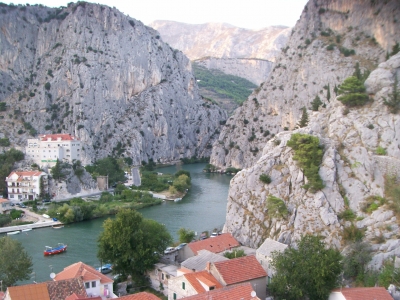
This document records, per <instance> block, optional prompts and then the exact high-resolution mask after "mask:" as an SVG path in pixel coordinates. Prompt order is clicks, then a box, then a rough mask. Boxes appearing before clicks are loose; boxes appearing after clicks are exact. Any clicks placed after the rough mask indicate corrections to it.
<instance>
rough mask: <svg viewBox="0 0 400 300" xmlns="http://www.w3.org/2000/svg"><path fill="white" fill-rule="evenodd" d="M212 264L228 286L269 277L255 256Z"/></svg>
mask: <svg viewBox="0 0 400 300" xmlns="http://www.w3.org/2000/svg"><path fill="white" fill-rule="evenodd" d="M211 264H212V265H214V266H215V268H216V269H217V271H218V273H219V274H220V275H221V277H222V280H223V281H225V283H226V285H230V284H235V283H240V282H244V281H248V280H252V279H256V278H260V277H266V276H267V272H265V270H264V269H263V267H262V266H261V265H260V263H259V262H258V261H257V259H256V257H255V256H254V255H249V256H244V257H239V258H234V259H230V260H226V261H219V262H214V263H211Z"/></svg>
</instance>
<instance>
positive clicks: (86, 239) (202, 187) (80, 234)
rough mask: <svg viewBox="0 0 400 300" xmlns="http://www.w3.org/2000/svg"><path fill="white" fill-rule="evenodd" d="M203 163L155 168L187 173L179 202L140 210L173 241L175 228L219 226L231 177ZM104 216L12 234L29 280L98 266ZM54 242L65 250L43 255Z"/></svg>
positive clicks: (169, 171) (198, 229)
mask: <svg viewBox="0 0 400 300" xmlns="http://www.w3.org/2000/svg"><path fill="white" fill-rule="evenodd" d="M204 166H205V164H203V163H202V164H189V165H182V166H179V167H176V166H169V167H165V168H159V169H157V171H158V172H163V173H175V172H176V171H177V170H178V168H182V169H184V170H187V171H189V172H190V174H191V177H192V187H191V189H190V190H189V192H188V193H187V195H186V196H185V197H184V198H183V199H182V200H181V201H179V202H170V201H167V202H163V203H162V204H161V205H156V206H152V207H147V208H143V209H140V210H139V211H140V212H141V213H142V214H143V216H144V217H145V218H149V219H154V220H156V221H157V222H160V223H163V224H165V226H166V227H167V229H168V230H169V232H170V233H171V235H172V236H173V238H174V240H177V239H178V237H177V231H178V229H179V228H181V227H184V228H188V229H191V230H194V231H196V232H197V233H198V234H200V232H201V231H204V230H213V229H214V228H222V226H223V224H224V222H225V212H226V204H227V196H228V189H229V182H230V180H231V178H232V176H229V175H222V174H208V173H204V172H202V170H203V168H204ZM104 220H105V218H101V219H95V220H91V221H86V222H80V223H75V224H70V225H66V226H65V227H64V228H62V229H53V228H43V229H35V230H32V231H29V232H26V233H21V234H17V235H13V236H11V237H12V238H14V239H16V240H18V241H20V242H21V243H22V245H23V246H24V248H25V249H26V250H27V251H28V253H29V254H30V255H31V256H32V260H33V269H34V270H33V271H34V272H33V274H32V276H31V280H28V281H24V282H21V283H31V282H33V281H34V280H36V281H37V282H43V281H47V280H50V273H51V272H54V273H58V272H60V271H62V270H63V269H64V268H65V267H66V266H68V265H70V264H73V263H75V262H79V261H82V262H84V263H86V264H88V265H91V266H93V267H99V266H100V262H99V261H98V259H97V257H96V253H97V238H98V236H99V234H100V232H101V231H102V230H103V228H102V223H103V221H104ZM57 243H64V244H67V245H68V250H67V251H66V252H65V253H62V254H59V255H55V256H46V257H44V256H43V250H44V248H45V246H56V245H57Z"/></svg>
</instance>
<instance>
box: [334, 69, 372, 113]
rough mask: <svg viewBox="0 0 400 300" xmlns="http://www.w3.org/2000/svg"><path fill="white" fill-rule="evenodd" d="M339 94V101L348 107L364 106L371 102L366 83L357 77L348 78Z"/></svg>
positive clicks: (340, 88) (341, 86)
mask: <svg viewBox="0 0 400 300" xmlns="http://www.w3.org/2000/svg"><path fill="white" fill-rule="evenodd" d="M338 94H339V95H340V96H339V97H338V100H339V101H341V102H342V103H343V104H344V105H346V106H360V105H364V104H365V103H366V102H367V101H368V100H369V97H368V95H367V93H366V92H365V86H364V83H363V82H362V81H361V80H359V79H358V78H357V77H356V76H350V77H348V78H346V79H345V80H344V81H343V83H342V84H341V85H340V87H339V90H338Z"/></svg>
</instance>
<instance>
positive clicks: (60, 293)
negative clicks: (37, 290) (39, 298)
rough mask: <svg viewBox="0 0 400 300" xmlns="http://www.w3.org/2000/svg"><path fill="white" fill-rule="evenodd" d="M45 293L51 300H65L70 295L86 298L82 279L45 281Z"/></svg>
mask: <svg viewBox="0 0 400 300" xmlns="http://www.w3.org/2000/svg"><path fill="white" fill-rule="evenodd" d="M46 284H47V291H48V292H49V295H50V299H51V300H65V299H66V297H69V296H71V294H75V295H80V297H83V298H84V299H86V298H87V294H86V289H85V284H84V283H83V280H82V278H80V277H78V278H70V279H65V280H58V281H46Z"/></svg>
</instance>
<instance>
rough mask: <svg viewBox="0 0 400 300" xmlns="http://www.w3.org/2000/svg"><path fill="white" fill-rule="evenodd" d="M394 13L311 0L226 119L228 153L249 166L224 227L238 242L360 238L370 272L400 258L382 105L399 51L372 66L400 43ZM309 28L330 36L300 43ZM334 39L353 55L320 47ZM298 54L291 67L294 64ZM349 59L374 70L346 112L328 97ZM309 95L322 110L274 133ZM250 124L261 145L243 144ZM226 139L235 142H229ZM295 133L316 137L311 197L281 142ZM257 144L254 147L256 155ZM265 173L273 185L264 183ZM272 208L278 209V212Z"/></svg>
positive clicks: (394, 171) (395, 150)
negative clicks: (361, 100)
mask: <svg viewBox="0 0 400 300" xmlns="http://www.w3.org/2000/svg"><path fill="white" fill-rule="evenodd" d="M399 9H400V7H399V6H398V2H397V1H386V2H385V3H383V2H382V3H377V2H371V1H362V0H359V1H336V0H319V1H310V2H309V3H308V4H307V7H306V9H305V10H304V12H303V14H302V17H301V19H300V21H299V22H298V23H297V25H296V27H295V28H294V34H293V35H292V37H291V40H290V41H289V43H288V47H289V48H288V50H287V51H286V53H284V54H283V55H282V56H281V57H280V59H279V60H278V65H279V64H280V65H281V67H280V68H275V71H274V72H273V74H272V75H271V77H270V80H269V81H267V82H265V83H264V85H263V87H262V89H260V91H259V92H258V93H255V94H254V95H252V96H251V97H250V98H249V100H248V101H247V103H246V104H245V105H243V107H242V108H239V109H238V110H237V111H236V113H235V115H234V116H233V117H232V118H230V119H229V120H228V122H227V128H225V129H224V130H223V132H222V133H221V136H220V138H221V137H222V138H226V139H227V140H228V142H225V147H226V149H230V150H229V154H228V155H227V156H229V155H230V154H231V152H236V154H235V156H234V157H235V159H236V161H238V162H240V164H238V165H239V166H245V167H246V169H243V170H242V171H240V172H239V173H238V174H237V175H236V176H235V177H234V178H233V179H232V181H231V185H230V190H229V196H228V205H227V217H226V224H225V228H224V230H225V231H227V232H231V233H232V234H233V235H234V236H235V237H236V238H237V239H238V240H239V241H240V242H241V243H243V244H245V245H250V246H255V247H257V246H259V245H260V244H261V243H262V242H263V241H264V240H265V238H267V237H270V238H274V239H276V240H279V241H281V242H284V243H287V244H290V243H292V244H295V243H296V242H297V241H298V240H299V238H300V237H301V236H303V235H304V234H305V233H311V234H320V235H322V236H323V237H324V238H325V241H326V242H328V243H329V244H330V245H332V246H335V247H337V248H339V249H343V248H345V247H346V246H347V245H348V244H349V243H351V242H352V241H354V240H356V239H357V238H362V239H363V240H364V241H367V242H369V243H370V244H372V250H373V251H374V253H373V260H372V262H371V265H372V266H374V267H380V266H381V265H382V262H383V261H384V260H385V259H387V258H388V257H391V256H399V255H400V236H399V235H398V229H399V225H400V222H399V216H400V198H399V197H398V195H399V192H400V189H399V185H398V182H399V180H400V115H399V113H398V112H392V111H390V109H389V107H388V106H386V105H385V99H386V100H388V99H390V97H393V89H394V86H395V82H396V77H397V78H398V76H399V75H400V53H398V54H395V55H392V57H390V59H388V60H387V61H385V62H383V63H381V64H379V66H378V64H377V63H378V62H379V61H384V60H386V58H385V57H386V52H392V46H394V45H395V44H396V42H398V41H399V40H400V39H399V36H398V34H399V29H400V28H399V26H400V25H399V24H398V23H397V21H395V18H396V16H398V15H399ZM341 11H342V13H341ZM346 16H347V17H346ZM373 20H374V21H373ZM328 25H329V27H328ZM334 26H335V27H334ZM350 26H353V27H352V28H351V30H350V28H349V27H350ZM307 28H308V30H310V31H311V32H316V29H317V28H320V31H324V32H327V31H328V28H329V29H331V30H332V31H335V32H334V36H333V37H332V35H333V33H331V37H329V36H327V37H325V36H323V37H321V36H317V35H315V38H314V40H312V39H310V43H307V44H309V45H308V46H307V47H306V46H305V44H304V41H306V40H307V38H308V37H309V35H308V34H307V31H305V29H307ZM381 28H385V30H382V29H381ZM349 30H350V31H349ZM361 32H363V33H361ZM310 34H311V33H310ZM338 34H340V35H341V38H340V40H341V42H340V43H343V44H341V47H346V48H350V47H354V49H355V51H356V55H354V56H349V57H345V56H344V55H342V54H341V53H340V52H339V49H338V46H334V48H335V49H334V50H331V51H330V50H327V49H326V47H327V46H328V45H329V44H331V43H338V42H337V39H336V36H337V35H338ZM366 36H369V37H366ZM310 37H312V35H310ZM357 37H358V38H357ZM373 37H374V39H372V38H373ZM330 38H331V39H332V41H329V39H330ZM375 41H376V42H375ZM296 42H298V44H296ZM395 48H396V47H395ZM290 49H295V50H290ZM298 49H300V50H298ZM298 51H301V52H300V54H302V55H301V57H300V55H298V54H299V53H298ZM293 52H295V53H294V54H293ZM295 55H296V56H297V58H296V60H297V61H293V60H294V59H295ZM290 58H292V59H290ZM355 61H359V63H360V65H361V66H363V67H364V68H370V69H371V70H373V72H372V73H371V74H370V75H369V77H368V78H367V80H366V82H365V86H366V88H367V92H368V93H369V95H370V97H371V101H370V102H368V103H367V104H366V105H364V106H360V107H354V108H347V107H345V106H344V105H343V104H342V103H341V102H340V101H338V99H337V97H336V96H335V93H334V86H335V85H338V84H339V83H341V82H342V81H343V79H344V78H345V77H347V76H349V75H351V74H352V73H353V72H354V63H355ZM284 67H285V68H286V69H285V68H284ZM273 77H274V78H273ZM285 81H286V83H285ZM314 82H315V84H314ZM278 84H282V89H280V88H279V85H278ZM325 85H326V86H327V88H328V89H329V91H330V93H331V95H332V97H331V98H330V99H328V98H329V97H327V95H328V93H327V89H324V86H325ZM274 86H277V87H278V88H277V89H274ZM278 90H280V92H279V93H278ZM321 91H322V93H321ZM296 95H297V97H295V96H296ZM315 95H319V96H320V97H321V99H322V101H323V102H324V103H325V105H326V107H325V108H324V107H320V109H319V111H315V112H313V111H311V110H308V114H309V116H310V121H309V123H308V126H306V127H304V128H300V129H296V130H295V131H289V130H287V131H281V130H282V127H283V126H287V127H289V128H288V129H290V130H292V129H293V128H294V127H295V124H296V123H297V120H298V119H299V115H300V114H301V112H300V111H299V110H300V108H302V107H303V106H306V107H309V106H310V101H311V100H312V99H313V98H314V97H315ZM253 98H254V99H255V100H253ZM263 114H265V115H263ZM256 118H259V119H260V120H254V119H256ZM244 119H246V120H248V122H244V121H243V120H244ZM260 122H261V123H260ZM241 124H243V125H241ZM260 125H261V126H264V132H265V130H266V129H269V130H270V131H271V132H273V133H276V135H275V136H273V137H271V135H267V137H262V134H260V132H259V126H260ZM234 126H235V127H236V128H234ZM251 128H254V129H255V130H254V132H253V135H256V137H255V138H254V139H259V141H258V144H253V143H252V142H250V146H249V147H247V143H248V136H249V135H250V134H251V132H252V130H251ZM279 131H280V132H279ZM232 133H234V134H236V136H233V137H232V136H230V135H231V134H232ZM294 133H302V134H307V135H311V136H313V137H317V138H318V139H319V142H320V144H321V145H322V146H323V156H322V162H321V164H320V168H319V172H318V174H319V176H320V177H321V179H322V182H323V185H324V187H323V188H321V189H317V190H316V191H315V192H312V191H311V189H307V187H306V185H307V184H309V183H310V182H311V179H310V178H307V176H306V175H305V170H304V168H300V167H299V163H298V159H299V158H298V156H297V157H296V156H295V151H294V150H293V148H292V147H290V146H288V141H289V140H290V139H291V137H292V135H293V134H294ZM242 134H243V137H242ZM239 135H240V136H239ZM261 137H262V138H263V140H262V141H261ZM222 140H223V139H221V140H220V142H221V141H222ZM266 140H268V141H266ZM227 143H230V145H231V146H232V147H231V148H229V147H228V146H229V144H228V145H227ZM218 147H219V146H218V143H216V144H215V145H214V150H216V149H217V152H218V151H222V152H223V154H225V153H226V152H225V151H224V150H223V148H222V147H223V145H222V146H221V148H222V150H221V148H220V150H218ZM254 147H259V149H260V150H259V151H258V152H256V151H254ZM249 150H251V151H252V153H249V152H248V151H249ZM214 154H215V152H214ZM213 157H214V159H215V157H216V156H213ZM232 157H233V156H231V158H230V159H232ZM233 161H234V160H233V159H232V160H231V161H230V162H233ZM227 162H228V163H230V162H229V161H228V160H227ZM221 165H223V163H222V164H221ZM232 165H235V164H234V163H232ZM268 177H269V179H270V180H266V179H265V178H268ZM276 198H278V199H280V200H279V201H278V200H276ZM273 201H275V202H273ZM271 203H274V204H275V205H277V203H278V204H279V205H281V208H282V207H283V208H284V209H283V208H282V209H281V210H279V213H277V211H278V210H277V209H276V208H275V209H274V208H273V206H272V205H271ZM275 210H276V211H275ZM286 211H287V214H286Z"/></svg>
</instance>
